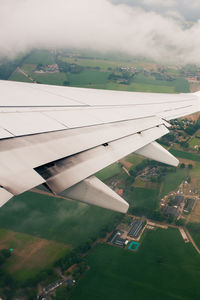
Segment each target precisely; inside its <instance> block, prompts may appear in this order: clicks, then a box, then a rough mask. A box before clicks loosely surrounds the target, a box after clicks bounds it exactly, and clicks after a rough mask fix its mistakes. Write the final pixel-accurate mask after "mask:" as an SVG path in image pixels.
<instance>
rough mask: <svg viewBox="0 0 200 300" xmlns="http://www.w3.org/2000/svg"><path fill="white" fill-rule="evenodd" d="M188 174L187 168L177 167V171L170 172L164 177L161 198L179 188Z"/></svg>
mask: <svg viewBox="0 0 200 300" xmlns="http://www.w3.org/2000/svg"><path fill="white" fill-rule="evenodd" d="M187 176H188V170H187V169H180V168H179V169H176V172H173V173H169V174H167V175H166V176H165V177H164V182H163V185H162V187H161V193H160V196H161V198H162V197H163V196H165V195H167V194H168V193H169V192H171V191H173V190H175V189H177V188H178V186H179V185H180V184H181V182H182V181H183V180H184V179H185V178H186V177H187Z"/></svg>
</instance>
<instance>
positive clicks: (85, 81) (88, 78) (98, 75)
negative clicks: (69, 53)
mask: <svg viewBox="0 0 200 300" xmlns="http://www.w3.org/2000/svg"><path fill="white" fill-rule="evenodd" d="M108 75H109V73H108V72H100V71H95V70H84V71H82V72H81V73H80V74H67V80H69V82H70V85H71V86H83V87H84V86H92V85H102V84H103V85H104V84H106V82H107V80H108Z"/></svg>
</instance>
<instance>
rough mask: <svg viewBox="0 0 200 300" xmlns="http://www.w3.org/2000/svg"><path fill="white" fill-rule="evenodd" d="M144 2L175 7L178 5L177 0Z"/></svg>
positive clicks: (150, 0)
mask: <svg viewBox="0 0 200 300" xmlns="http://www.w3.org/2000/svg"><path fill="white" fill-rule="evenodd" d="M142 3H143V4H145V5H148V6H152V7H154V6H161V7H173V6H175V5H176V0H164V1H163V0H142Z"/></svg>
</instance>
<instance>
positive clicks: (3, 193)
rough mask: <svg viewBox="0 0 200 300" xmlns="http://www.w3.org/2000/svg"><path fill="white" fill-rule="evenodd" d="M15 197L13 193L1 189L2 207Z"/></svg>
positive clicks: (0, 204)
mask: <svg viewBox="0 0 200 300" xmlns="http://www.w3.org/2000/svg"><path fill="white" fill-rule="evenodd" d="M12 197H13V195H12V194H11V193H9V192H8V191H6V190H5V189H3V188H2V187H0V207H1V206H3V205H4V204H6V202H7V201H8V200H10V199H11V198H12Z"/></svg>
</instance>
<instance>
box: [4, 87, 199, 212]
mask: <svg viewBox="0 0 200 300" xmlns="http://www.w3.org/2000/svg"><path fill="white" fill-rule="evenodd" d="M0 93H1V100H0V206H2V205H4V204H5V203H6V202H7V201H8V200H9V199H10V198H12V196H13V195H19V194H21V193H23V192H25V191H27V190H29V189H32V188H33V187H35V186H38V185H40V184H45V185H46V186H47V187H48V189H49V190H50V191H51V192H52V193H56V194H60V195H62V196H64V197H67V198H71V199H74V200H78V201H83V202H85V203H88V204H93V205H97V206H101V207H104V208H108V209H112V210H115V211H120V212H123V213H125V212H126V211H127V210H128V203H127V202H126V201H125V200H124V199H122V198H121V197H120V196H119V195H117V194H116V193H115V192H114V191H112V190H110V189H109V188H108V187H107V186H106V185H105V184H103V183H102V182H101V181H99V180H98V179H97V178H95V177H94V176H92V175H93V174H94V173H96V172H97V171H99V170H101V169H102V168H104V167H106V166H108V165H110V164H112V163H113V162H115V161H117V160H119V159H121V158H122V157H124V156H126V155H128V154H130V153H132V152H136V153H137V154H140V155H143V156H145V157H148V158H150V159H154V160H158V161H160V162H163V163H167V164H170V165H173V166H177V165H178V160H177V159H176V158H175V157H173V156H172V155H171V154H170V153H169V152H168V151H167V150H165V149H164V148H162V147H161V146H160V145H159V144H157V143H156V142H155V140H156V139H158V138H160V137H161V136H163V135H165V134H166V133H168V132H169V130H168V129H167V127H169V126H170V125H169V123H168V122H167V121H169V120H171V119H173V118H177V117H181V116H184V115H188V114H191V113H194V112H197V111H199V104H200V95H199V93H193V94H175V95H172V94H152V93H134V92H117V91H104V90H92V89H81V88H69V87H67V88H66V87H56V86H47V85H36V84H27V83H17V82H9V81H0Z"/></svg>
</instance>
